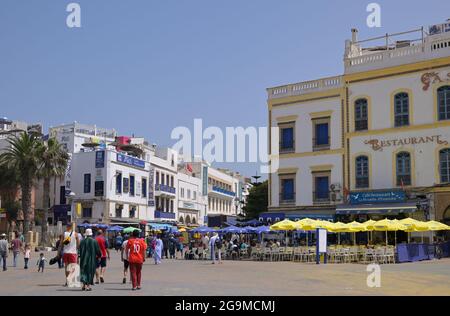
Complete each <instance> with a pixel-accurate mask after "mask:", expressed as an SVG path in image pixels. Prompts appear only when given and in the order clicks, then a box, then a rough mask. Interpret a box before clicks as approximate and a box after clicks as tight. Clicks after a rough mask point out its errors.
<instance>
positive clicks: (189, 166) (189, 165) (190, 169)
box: [186, 163, 192, 172]
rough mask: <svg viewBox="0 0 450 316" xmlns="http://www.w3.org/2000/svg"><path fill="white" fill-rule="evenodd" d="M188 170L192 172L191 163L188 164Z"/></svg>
mask: <svg viewBox="0 0 450 316" xmlns="http://www.w3.org/2000/svg"><path fill="white" fill-rule="evenodd" d="M186 170H187V171H189V172H192V165H191V164H190V163H187V164H186Z"/></svg>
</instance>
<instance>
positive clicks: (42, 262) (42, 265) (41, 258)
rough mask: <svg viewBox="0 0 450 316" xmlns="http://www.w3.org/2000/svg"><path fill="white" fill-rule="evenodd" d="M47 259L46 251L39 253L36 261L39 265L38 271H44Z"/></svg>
mask: <svg viewBox="0 0 450 316" xmlns="http://www.w3.org/2000/svg"><path fill="white" fill-rule="evenodd" d="M46 261H47V259H45V257H44V253H42V252H41V253H40V254H39V259H38V261H37V262H36V265H37V266H38V272H42V273H44V268H45V262H46Z"/></svg>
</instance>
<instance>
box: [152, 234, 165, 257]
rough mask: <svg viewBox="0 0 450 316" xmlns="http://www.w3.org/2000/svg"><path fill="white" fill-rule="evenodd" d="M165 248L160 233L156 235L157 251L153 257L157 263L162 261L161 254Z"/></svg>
mask: <svg viewBox="0 0 450 316" xmlns="http://www.w3.org/2000/svg"><path fill="white" fill-rule="evenodd" d="M163 249H164V245H163V242H162V240H161V238H160V236H159V235H157V236H156V240H155V252H154V254H153V257H154V258H155V264H160V263H161V255H162V252H163Z"/></svg>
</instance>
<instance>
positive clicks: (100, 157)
mask: <svg viewBox="0 0 450 316" xmlns="http://www.w3.org/2000/svg"><path fill="white" fill-rule="evenodd" d="M104 167H105V152H104V151H103V150H101V151H96V152H95V168H104Z"/></svg>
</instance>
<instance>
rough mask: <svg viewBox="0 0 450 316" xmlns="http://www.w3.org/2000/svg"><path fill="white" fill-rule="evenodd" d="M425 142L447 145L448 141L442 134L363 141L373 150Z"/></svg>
mask: <svg viewBox="0 0 450 316" xmlns="http://www.w3.org/2000/svg"><path fill="white" fill-rule="evenodd" d="M427 143H436V144H438V145H448V141H446V140H443V139H442V135H433V136H423V137H405V138H394V139H386V140H381V139H371V140H366V141H364V144H366V145H370V146H371V147H372V150H374V151H383V149H384V148H386V147H399V146H405V145H412V146H415V145H420V144H427Z"/></svg>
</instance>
